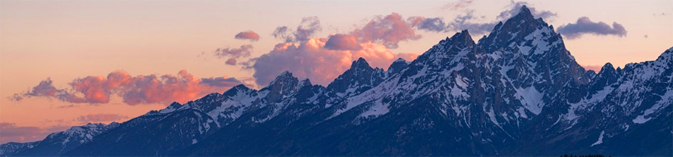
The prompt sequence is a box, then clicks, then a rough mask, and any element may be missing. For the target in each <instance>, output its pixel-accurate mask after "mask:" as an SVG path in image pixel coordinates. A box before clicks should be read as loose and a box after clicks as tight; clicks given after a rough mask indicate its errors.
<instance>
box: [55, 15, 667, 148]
mask: <svg viewBox="0 0 673 157" xmlns="http://www.w3.org/2000/svg"><path fill="white" fill-rule="evenodd" d="M672 53H673V49H669V50H667V51H665V52H664V53H663V54H662V55H661V56H660V57H659V58H658V59H657V60H656V61H649V62H643V63H633V64H629V65H627V66H625V67H624V69H621V68H617V69H614V67H612V65H610V64H606V65H605V66H604V67H603V69H602V70H601V71H600V73H598V74H596V73H595V72H593V71H586V70H584V68H582V67H581V66H580V65H579V64H578V63H577V62H576V61H575V59H574V57H573V56H572V55H571V54H570V52H569V51H568V50H567V49H566V48H565V45H564V42H563V38H562V36H561V35H560V34H558V33H556V32H555V31H554V28H553V27H552V26H551V25H548V24H547V23H546V22H544V20H542V19H540V18H538V19H535V18H534V17H533V15H532V14H531V12H530V10H528V8H526V7H525V6H524V7H522V9H521V10H520V13H519V14H517V15H515V16H513V17H512V18H510V19H508V20H506V21H505V22H501V23H499V24H498V25H496V26H495V28H494V29H493V31H492V32H491V33H490V34H489V35H488V36H485V37H483V38H482V39H480V40H479V42H475V41H474V40H473V39H472V37H471V35H470V34H469V32H468V31H461V32H458V33H456V34H455V35H453V36H451V37H450V38H446V39H444V40H442V41H440V42H439V43H438V44H436V45H434V46H433V47H432V48H430V49H429V50H428V51H426V52H425V53H423V54H422V55H420V56H419V57H418V58H417V59H415V60H413V61H411V62H407V61H404V60H397V61H395V62H393V63H392V65H391V66H390V68H388V70H387V71H386V70H383V69H381V68H373V67H371V66H369V64H368V63H367V62H366V61H365V60H364V59H358V60H356V61H354V62H353V64H352V65H351V67H350V69H348V70H347V71H345V72H344V73H343V74H342V75H340V76H339V77H337V78H336V79H335V80H334V81H333V82H332V83H330V84H329V85H328V86H327V87H323V86H320V85H313V84H311V82H310V81H309V80H308V79H306V80H299V79H298V78H296V77H294V76H293V75H292V74H291V73H289V72H283V73H282V74H280V75H279V76H278V77H277V78H276V79H275V80H274V81H272V82H271V83H269V85H267V86H266V87H264V88H262V89H259V90H254V89H249V88H247V87H245V86H243V85H239V86H236V87H233V88H232V89H230V90H228V91H226V92H224V93H213V94H210V95H207V96H205V97H203V98H201V99H197V100H195V101H190V102H188V103H185V104H184V105H183V104H179V103H173V104H171V105H170V106H168V107H167V108H165V109H162V110H159V111H152V112H149V113H147V114H145V115H143V116H140V117H137V118H134V119H132V120H130V121H127V122H124V123H122V124H120V125H119V127H116V128H114V129H110V130H109V131H105V132H104V133H101V134H100V135H98V136H96V137H95V138H94V140H93V141H91V142H87V143H85V144H82V145H81V146H79V147H77V148H75V149H72V150H71V151H68V152H67V153H65V154H64V155H67V156H104V155H116V156H134V155H143V156H149V155H181V156H184V155H205V156H213V155H215V156H234V155H236V156H238V155H302V156H303V155H321V156H327V155H330V156H332V155H333V156H342V155H368V156H369V155H372V156H373V155H410V156H411V155H413V156H420V155H423V156H425V155H454V156H481V155H488V156H493V155H550V156H552V155H553V156H555V155H561V154H567V153H582V154H584V153H586V154H596V153H608V154H612V155H664V156H666V155H668V156H670V155H673V150H672V149H673V148H671V143H672V140H669V139H671V137H672V134H673V131H672V130H671V127H670V126H671V121H670V119H669V118H670V117H671V113H672V111H671V108H672V107H671V104H673V84H672V82H673V76H672V73H673V68H672V67H673V65H672V64H673V59H671V58H673V57H672ZM634 143H636V144H639V145H640V146H642V147H640V146H639V147H636V148H633V147H629V145H630V144H634Z"/></svg>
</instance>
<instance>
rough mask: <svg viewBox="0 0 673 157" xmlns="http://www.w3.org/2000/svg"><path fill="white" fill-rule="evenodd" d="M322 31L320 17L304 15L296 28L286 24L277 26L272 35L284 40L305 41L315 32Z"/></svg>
mask: <svg viewBox="0 0 673 157" xmlns="http://www.w3.org/2000/svg"><path fill="white" fill-rule="evenodd" d="M320 31H322V27H321V26H320V19H318V17H316V16H310V17H304V18H303V19H302V20H301V23H300V24H299V26H297V28H296V29H294V30H293V29H290V28H289V27H288V26H279V27H277V28H276V30H274V31H273V34H271V35H273V37H275V38H280V39H285V41H286V42H292V41H306V40H308V39H309V38H311V37H312V36H313V35H314V34H315V33H317V32H320Z"/></svg>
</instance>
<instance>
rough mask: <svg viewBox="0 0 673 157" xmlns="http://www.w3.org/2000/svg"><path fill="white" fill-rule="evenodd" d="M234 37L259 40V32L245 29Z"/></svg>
mask: <svg viewBox="0 0 673 157" xmlns="http://www.w3.org/2000/svg"><path fill="white" fill-rule="evenodd" d="M234 38H236V39H242V40H250V41H259V34H257V33H255V32H254V31H245V32H240V33H238V34H236V36H234Z"/></svg>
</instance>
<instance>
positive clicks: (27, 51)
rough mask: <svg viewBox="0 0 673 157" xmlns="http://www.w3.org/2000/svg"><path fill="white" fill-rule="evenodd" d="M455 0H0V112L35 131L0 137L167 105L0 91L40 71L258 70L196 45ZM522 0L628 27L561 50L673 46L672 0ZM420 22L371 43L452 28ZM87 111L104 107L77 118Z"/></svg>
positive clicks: (269, 46) (586, 52)
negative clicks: (412, 31)
mask: <svg viewBox="0 0 673 157" xmlns="http://www.w3.org/2000/svg"><path fill="white" fill-rule="evenodd" d="M452 3H456V1H392V2H389V1H379V0H375V1H365V2H358V1H315V2H314V1H240V0H234V1H212V0H205V1H200V0H197V1H182V0H169V1H154V0H141V1H112V0H95V1H94V0H67V1H50V0H36V1H24V0H3V1H0V97H2V99H0V123H7V124H9V123H13V124H14V127H35V128H39V129H41V130H38V131H36V132H39V134H38V133H35V134H34V135H35V136H30V137H28V136H27V137H26V138H22V139H16V138H13V139H12V138H8V137H7V138H5V137H2V135H0V138H2V139H0V143H5V142H8V141H31V140H39V139H42V138H43V137H44V135H46V133H48V132H50V131H54V130H59V129H60V130H62V129H64V127H63V126H70V125H81V124H85V123H87V122H105V123H107V122H110V121H112V120H117V121H119V120H126V119H129V118H132V117H136V116H138V115H141V114H144V113H146V112H148V111H149V110H154V109H160V108H163V107H164V106H165V105H168V104H167V103H164V102H162V103H149V104H137V105H128V104H126V103H124V102H123V100H124V99H123V98H121V97H119V96H118V95H116V94H112V95H111V97H110V101H109V102H108V103H97V104H90V103H70V102H63V101H59V100H58V99H55V98H51V99H50V98H45V97H27V98H24V99H23V100H21V101H11V100H10V99H8V98H7V97H10V96H12V95H13V94H15V93H24V92H26V91H28V90H30V89H31V88H32V87H34V86H36V85H38V83H40V81H43V80H45V79H47V78H51V80H52V81H53V85H54V86H55V87H56V88H58V89H69V88H71V86H69V84H68V83H70V82H72V81H73V80H74V79H77V78H83V77H86V76H102V77H106V76H108V74H109V73H111V72H113V71H116V70H123V71H125V72H127V73H129V74H130V75H131V76H139V75H142V76H149V75H152V74H155V75H157V76H162V75H171V76H178V72H179V71H181V70H186V71H188V72H189V73H190V74H192V75H193V76H194V77H196V78H219V77H233V78H236V79H238V80H250V79H251V78H252V75H253V73H254V71H251V70H243V69H241V66H228V65H225V59H220V58H217V57H214V56H212V55H203V54H202V53H203V52H207V53H206V54H210V52H213V51H214V50H216V49H217V48H226V47H232V48H236V47H239V46H241V45H244V44H250V45H252V46H254V49H253V51H252V53H251V55H250V56H248V57H244V58H241V59H248V58H253V57H258V56H260V55H262V54H266V53H269V52H270V51H272V50H273V49H274V46H275V45H276V44H278V43H282V42H283V40H281V39H276V38H274V37H273V36H271V34H272V33H273V31H274V29H275V28H276V27H278V26H281V25H286V26H290V27H296V26H297V24H299V22H300V21H301V19H302V18H304V17H309V16H316V17H318V18H319V19H320V23H321V25H322V31H320V32H318V33H317V34H316V35H315V37H316V38H326V37H328V36H329V35H330V34H335V33H350V32H351V31H353V30H355V29H356V28H360V27H363V26H364V25H365V24H367V21H369V20H371V19H372V18H373V17H374V16H377V15H384V16H385V15H389V14H391V13H392V12H396V13H399V14H400V15H402V16H404V18H406V17H410V16H425V17H442V18H443V19H444V20H445V21H452V20H453V19H454V18H455V17H456V16H457V15H460V14H461V13H463V12H464V11H465V9H463V10H451V9H443V8H442V6H445V5H447V4H452ZM528 3H530V4H531V6H532V7H535V8H536V9H540V10H548V11H551V12H555V13H556V14H557V16H556V17H554V18H552V19H545V20H546V21H547V22H548V23H550V24H552V25H554V26H555V28H558V26H560V25H564V24H568V23H574V22H575V21H576V20H577V19H578V18H580V17H583V16H586V17H590V18H591V19H592V20H594V21H602V22H605V23H608V24H611V23H612V22H617V23H620V24H622V25H623V26H624V27H625V28H626V30H627V31H628V33H627V35H626V36H625V37H617V36H596V35H584V36H582V37H581V38H579V39H573V40H568V39H566V40H565V44H566V46H567V48H568V50H570V51H571V53H572V54H573V55H574V56H575V58H576V59H577V61H578V62H579V63H580V64H582V65H598V66H600V65H603V64H605V63H606V62H612V63H613V64H614V65H616V66H623V65H624V64H627V63H630V62H640V61H646V60H654V59H656V57H657V56H658V55H659V54H661V53H662V52H663V51H664V50H665V49H668V48H669V47H671V46H673V42H671V41H673V29H671V27H670V26H673V1H670V0H651V1H636V0H631V1H612V0H595V1H588V2H587V1H580V0H571V1H528ZM509 4H510V2H509V1H494V0H474V1H472V3H471V4H470V5H469V6H467V8H466V9H472V10H474V14H475V15H477V16H484V18H483V19H480V20H477V21H476V22H480V21H481V22H486V21H493V20H496V16H497V15H498V14H499V13H500V12H501V11H503V10H505V9H507V7H508V5H509ZM247 30H253V31H255V32H257V33H258V34H259V36H260V40H258V41H249V40H237V39H235V38H234V36H235V35H236V34H237V33H239V32H242V31H247ZM417 33H418V35H420V36H422V37H421V38H420V39H417V40H409V41H402V42H400V43H399V48H396V49H392V48H390V49H385V50H381V51H376V54H377V55H382V56H385V55H390V54H393V55H394V54H399V53H422V52H424V51H425V50H427V49H428V48H430V47H431V46H432V45H434V44H436V43H437V42H438V41H439V40H441V39H443V38H445V37H446V36H451V35H452V34H453V33H455V32H449V33H435V32H425V31H417ZM473 38H474V39H475V40H476V39H479V38H480V36H474V37H473ZM323 44H324V43H323ZM370 46H373V47H381V46H380V45H378V46H377V45H376V44H373V45H370ZM388 51H389V52H388ZM379 52H380V53H379ZM388 53H390V54H388ZM372 54H374V53H372ZM346 59H347V60H348V59H350V58H346ZM392 59H394V58H389V59H387V60H392ZM349 62H350V61H346V63H349ZM381 64H383V63H381ZM246 83H254V81H253V82H246ZM197 84H198V83H197ZM213 90H215V89H213ZM216 90H218V91H219V90H222V91H223V90H224V89H216ZM79 96H83V95H79ZM87 115H108V116H101V117H105V118H100V119H91V118H89V119H86V118H83V117H86V116H87ZM109 115H119V116H118V117H114V116H109ZM90 117H91V116H90ZM54 128H58V129H54Z"/></svg>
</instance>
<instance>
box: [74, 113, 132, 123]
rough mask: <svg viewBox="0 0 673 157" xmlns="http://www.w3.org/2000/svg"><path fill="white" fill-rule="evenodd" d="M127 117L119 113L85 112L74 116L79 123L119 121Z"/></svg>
mask: <svg viewBox="0 0 673 157" xmlns="http://www.w3.org/2000/svg"><path fill="white" fill-rule="evenodd" d="M128 118H129V117H128V116H124V115H120V114H107V113H99V114H87V115H82V116H79V117H77V118H75V120H76V121H78V122H81V123H110V122H120V121H123V120H127V119H128Z"/></svg>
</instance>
